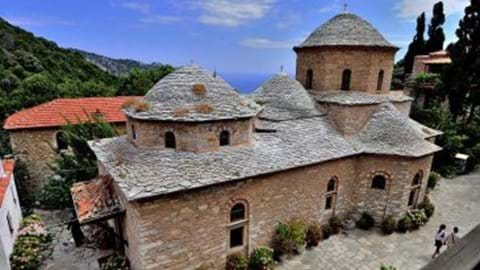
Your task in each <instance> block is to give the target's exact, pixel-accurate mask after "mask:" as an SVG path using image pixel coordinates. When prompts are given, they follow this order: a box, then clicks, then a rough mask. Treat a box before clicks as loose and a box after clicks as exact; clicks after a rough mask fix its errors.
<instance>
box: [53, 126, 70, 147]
mask: <svg viewBox="0 0 480 270" xmlns="http://www.w3.org/2000/svg"><path fill="white" fill-rule="evenodd" d="M55 143H56V144H57V151H62V150H66V149H68V144H67V139H66V138H65V133H63V132H61V131H60V132H57V134H55Z"/></svg>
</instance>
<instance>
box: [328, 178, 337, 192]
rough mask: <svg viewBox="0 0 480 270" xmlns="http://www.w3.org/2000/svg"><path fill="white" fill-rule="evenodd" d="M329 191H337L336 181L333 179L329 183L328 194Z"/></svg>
mask: <svg viewBox="0 0 480 270" xmlns="http://www.w3.org/2000/svg"><path fill="white" fill-rule="evenodd" d="M329 191H335V179H333V178H332V179H330V180H329V181H328V185H327V192H329Z"/></svg>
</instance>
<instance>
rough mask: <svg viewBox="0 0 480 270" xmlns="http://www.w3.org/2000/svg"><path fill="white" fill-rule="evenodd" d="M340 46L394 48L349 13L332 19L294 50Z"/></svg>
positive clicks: (367, 23)
mask: <svg viewBox="0 0 480 270" xmlns="http://www.w3.org/2000/svg"><path fill="white" fill-rule="evenodd" d="M342 45H343V46H373V47H388V48H392V49H395V48H396V47H395V46H394V45H392V44H391V43H390V42H388V41H387V40H386V39H385V38H384V37H383V36H382V34H380V32H378V30H377V29H375V28H374V27H373V26H372V25H371V24H370V23H369V22H367V21H365V20H364V19H362V18H360V17H359V16H357V15H354V14H351V13H343V14H338V15H337V16H335V17H333V18H332V19H330V20H329V21H328V22H326V23H325V24H323V25H321V26H320V27H318V28H317V29H315V31H313V33H312V34H310V36H309V37H308V38H307V39H306V40H305V41H304V42H303V43H302V44H300V45H299V46H297V47H295V48H305V47H321V46H342Z"/></svg>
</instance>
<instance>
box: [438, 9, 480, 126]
mask: <svg viewBox="0 0 480 270" xmlns="http://www.w3.org/2000/svg"><path fill="white" fill-rule="evenodd" d="M456 35H457V37H458V40H457V41H456V42H455V43H453V44H450V45H449V46H448V48H447V50H448V52H449V55H450V57H451V59H452V64H451V65H450V67H449V68H448V70H447V71H446V73H447V74H448V75H447V76H446V77H445V80H444V81H443V84H444V85H445V89H447V91H448V98H449V104H450V110H451V112H452V114H453V116H454V118H455V119H457V117H458V116H461V115H464V114H465V113H467V112H468V114H469V115H468V119H469V120H472V119H473V117H474V116H475V115H474V114H475V109H476V108H477V107H478V105H479V104H480V98H479V96H478V92H479V91H480V86H479V85H480V0H471V1H470V5H469V6H468V7H467V8H466V9H465V16H464V17H463V19H462V20H460V23H459V28H458V29H457V31H456ZM468 107H469V109H468Z"/></svg>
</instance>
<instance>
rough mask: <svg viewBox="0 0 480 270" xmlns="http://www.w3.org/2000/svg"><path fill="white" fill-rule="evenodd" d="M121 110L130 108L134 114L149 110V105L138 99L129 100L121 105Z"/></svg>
mask: <svg viewBox="0 0 480 270" xmlns="http://www.w3.org/2000/svg"><path fill="white" fill-rule="evenodd" d="M122 108H123V109H128V108H132V109H134V110H135V112H146V111H148V110H150V104H149V103H148V102H146V101H144V100H140V99H138V98H131V99H129V100H128V101H127V102H125V103H124V104H123V105H122Z"/></svg>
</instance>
